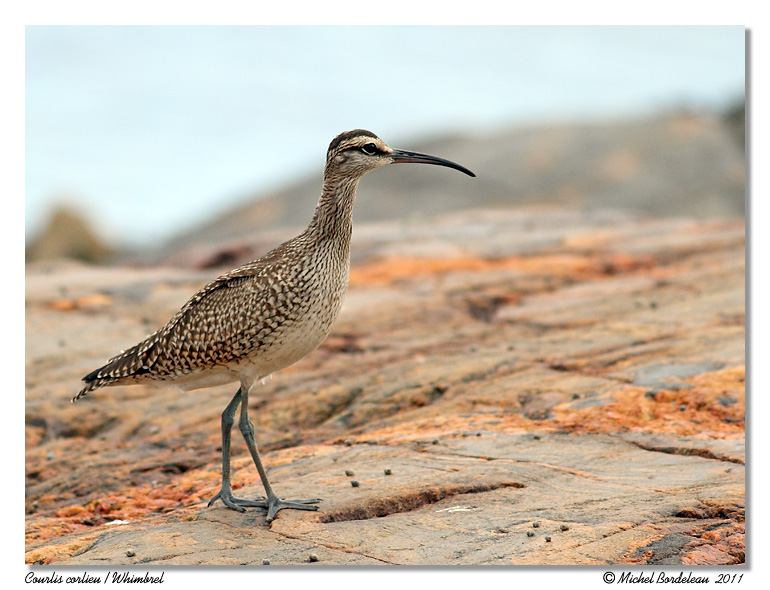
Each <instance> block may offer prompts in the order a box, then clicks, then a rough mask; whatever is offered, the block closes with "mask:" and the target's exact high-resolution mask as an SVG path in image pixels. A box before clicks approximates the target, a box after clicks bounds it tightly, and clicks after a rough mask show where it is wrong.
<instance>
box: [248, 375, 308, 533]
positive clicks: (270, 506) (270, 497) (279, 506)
mask: <svg viewBox="0 0 770 590" xmlns="http://www.w3.org/2000/svg"><path fill="white" fill-rule="evenodd" d="M241 396H242V398H243V403H242V405H241V419H240V421H239V422H238V426H239V428H240V429H241V434H243V438H244V439H245V440H246V446H248V447H249V452H250V453H251V458H252V459H254V465H256V466H257V471H258V472H259V477H260V478H261V479H262V485H263V486H265V493H266V494H267V522H272V520H273V519H274V518H275V515H276V514H277V513H278V511H279V510H283V509H284V508H294V509H296V510H318V506H313V504H317V503H318V502H320V501H321V500H320V499H319V498H312V499H310V500H281V499H280V498H279V497H278V496H277V495H276V494H275V492H274V491H273V488H272V486H271V485H270V481H269V480H268V479H267V472H266V471H265V468H264V466H263V465H262V460H261V459H260V458H259V450H258V449H257V442H256V440H255V439H254V425H253V424H252V423H251V421H250V420H249V392H248V390H247V389H245V388H241ZM262 504H263V505H264V504H265V503H264V502H263V503H262Z"/></svg>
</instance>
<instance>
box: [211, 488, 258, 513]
mask: <svg viewBox="0 0 770 590" xmlns="http://www.w3.org/2000/svg"><path fill="white" fill-rule="evenodd" d="M217 500H222V503H223V504H224V505H225V506H227V507H228V508H232V509H233V510H237V511H238V512H245V511H246V508H268V505H267V502H266V501H265V498H264V497H263V496H259V498H257V499H255V500H246V499H244V498H236V497H235V496H233V490H231V489H230V488H229V487H228V488H224V487H223V488H222V489H221V490H219V492H217V495H216V496H214V497H213V498H211V500H209V503H208V507H209V508H210V507H211V505H212V504H213V503H214V502H216V501H217Z"/></svg>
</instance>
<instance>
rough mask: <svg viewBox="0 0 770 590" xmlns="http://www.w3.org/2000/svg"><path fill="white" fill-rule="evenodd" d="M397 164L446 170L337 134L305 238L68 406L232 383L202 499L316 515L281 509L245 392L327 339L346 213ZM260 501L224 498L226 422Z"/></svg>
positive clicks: (340, 288)
mask: <svg viewBox="0 0 770 590" xmlns="http://www.w3.org/2000/svg"><path fill="white" fill-rule="evenodd" d="M398 162H413V163H422V164H435V165H438V166H447V167H449V168H454V169H455V170H459V171H460V172H464V173H465V174H467V175H469V176H475V174H473V172H471V171H470V170H468V169H467V168H464V167H462V166H460V165H459V164H455V163H454V162H450V161H449V160H444V159H443V158H436V157H434V156H428V155H426V154H420V153H417V152H407V151H403V150H396V149H393V148H391V147H388V146H387V145H385V143H384V142H383V141H382V140H381V139H380V138H379V137H377V136H376V135H375V134H374V133H372V132H370V131H365V130H363V129H355V130H353V131H346V132H345V133H341V134H340V135H338V136H337V137H335V138H334V140H333V141H332V142H331V144H330V145H329V149H328V151H327V154H326V167H325V169H324V181H323V190H322V192H321V198H320V199H319V201H318V205H317V206H316V209H315V213H314V215H313V219H312V221H311V222H310V225H309V226H308V228H307V229H306V230H305V231H303V232H302V233H301V234H300V235H298V236H297V237H296V238H294V239H292V240H289V241H288V242H285V243H283V244H281V245H280V246H278V247H277V248H276V249H274V250H272V251H271V252H269V253H268V254H266V255H265V256H263V257H262V258H260V259H258V260H255V261H253V262H249V263H248V264H245V265H243V266H241V267H239V268H236V269H235V270H231V271H230V272H228V273H225V274H223V275H222V276H220V277H219V278H217V279H215V280H214V281H212V282H211V283H209V284H208V285H206V286H205V287H203V288H202V289H201V290H200V291H198V292H197V293H196V294H195V295H193V296H192V298H191V299H190V300H189V301H188V302H187V303H185V305H184V306H183V307H182V309H180V310H179V311H178V312H177V314H176V315H175V316H174V317H173V318H171V320H170V321H169V322H168V323H167V324H166V325H165V326H163V327H162V328H160V329H159V330H158V331H157V332H155V333H154V334H151V335H150V336H148V337H147V338H146V339H145V340H143V341H142V342H140V343H139V344H137V345H136V346H132V347H131V348H129V349H128V350H126V351H123V352H121V353H120V354H119V355H117V356H115V357H113V358H111V359H110V360H109V361H107V364H105V365H104V366H103V367H100V368H98V369H96V370H95V371H93V372H91V373H89V374H88V375H86V376H85V377H83V381H85V382H86V386H85V387H84V388H83V390H82V391H81V392H80V393H78V394H77V396H76V397H74V398H73V400H72V401H75V400H77V399H79V398H81V397H83V396H84V395H87V394H89V393H91V392H92V391H94V390H95V389H98V388H99V387H104V386H108V385H131V384H135V383H145V384H155V385H164V384H166V385H173V386H176V387H178V388H179V389H181V390H182V391H188V390H191V389H199V388H202V387H211V386H214V385H223V384H226V383H232V382H240V387H239V389H238V391H237V393H236V394H235V396H234V397H233V399H232V400H231V401H230V403H229V404H228V405H227V407H226V408H225V410H224V412H223V413H222V487H221V488H220V490H219V492H218V493H217V494H216V495H215V496H214V497H213V498H212V499H211V501H210V502H209V504H208V505H209V506H211V505H212V504H213V503H214V502H215V501H216V500H217V499H219V500H222V502H223V503H224V504H225V506H227V507H229V508H232V509H233V510H238V511H241V512H243V511H244V510H245V509H246V508H247V507H258V508H266V509H267V521H268V522H270V521H272V520H273V519H274V518H275V515H276V513H277V512H278V511H279V510H282V509H284V508H295V509H298V510H317V509H318V508H317V506H315V505H314V504H316V503H318V502H320V500H319V499H310V500H282V499H280V498H279V497H278V496H277V495H276V494H275V492H274V491H273V488H272V487H271V485H270V482H269V481H268V478H267V473H266V471H265V468H264V466H263V465H262V460H261V459H260V456H259V451H258V449H257V443H256V441H255V439H254V425H253V424H252V423H251V421H250V420H249V391H250V390H251V387H252V385H254V383H256V382H257V381H259V380H261V379H263V378H265V377H267V376H269V375H271V374H272V373H274V372H276V371H279V370H281V369H283V368H284V367H288V366H289V365H291V364H293V363H295V362H297V361H298V360H300V359H301V358H303V357H304V356H305V355H307V354H308V353H310V352H311V351H313V350H315V349H316V348H317V347H318V346H319V345H320V344H321V342H323V341H324V339H325V338H326V336H327V334H328V333H329V331H330V330H331V327H332V324H333V323H334V320H335V318H336V317H337V314H338V313H339V311H340V307H341V306H342V299H343V297H344V295H345V292H346V291H347V286H348V271H349V269H350V236H351V232H352V214H353V203H354V201H355V197H356V187H357V186H358V181H359V180H360V179H361V177H362V176H363V175H364V174H366V173H367V172H369V171H371V170H374V169H376V168H380V167H381V166H385V165H386V164H393V163H398ZM238 406H240V408H241V415H240V419H239V421H238V426H239V428H240V431H241V433H242V434H243V438H244V439H245V441H246V445H247V446H248V448H249V452H250V453H251V457H252V459H253V460H254V464H255V465H256V467H257V471H258V472H259V476H260V478H261V480H262V485H263V486H264V488H265V493H266V495H267V497H266V498H262V497H260V498H258V499H254V500H247V499H242V498H236V497H235V496H233V491H232V487H231V484H230V433H231V430H232V427H233V424H234V422H235V413H236V412H237V410H238Z"/></svg>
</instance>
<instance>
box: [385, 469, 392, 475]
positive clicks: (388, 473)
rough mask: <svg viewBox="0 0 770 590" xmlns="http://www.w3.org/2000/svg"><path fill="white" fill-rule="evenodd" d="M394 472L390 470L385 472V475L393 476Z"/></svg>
mask: <svg viewBox="0 0 770 590" xmlns="http://www.w3.org/2000/svg"><path fill="white" fill-rule="evenodd" d="M392 473H393V472H392V471H391V470H390V469H386V470H385V475H391V474H392Z"/></svg>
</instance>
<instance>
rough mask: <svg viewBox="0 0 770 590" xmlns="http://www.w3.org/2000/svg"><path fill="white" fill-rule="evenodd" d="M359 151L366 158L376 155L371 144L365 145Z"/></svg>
mask: <svg viewBox="0 0 770 590" xmlns="http://www.w3.org/2000/svg"><path fill="white" fill-rule="evenodd" d="M361 151H362V152H364V153H365V154H366V155H367V156H373V155H374V154H376V153H377V146H376V145H374V144H373V143H367V144H366V145H362V146H361Z"/></svg>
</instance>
